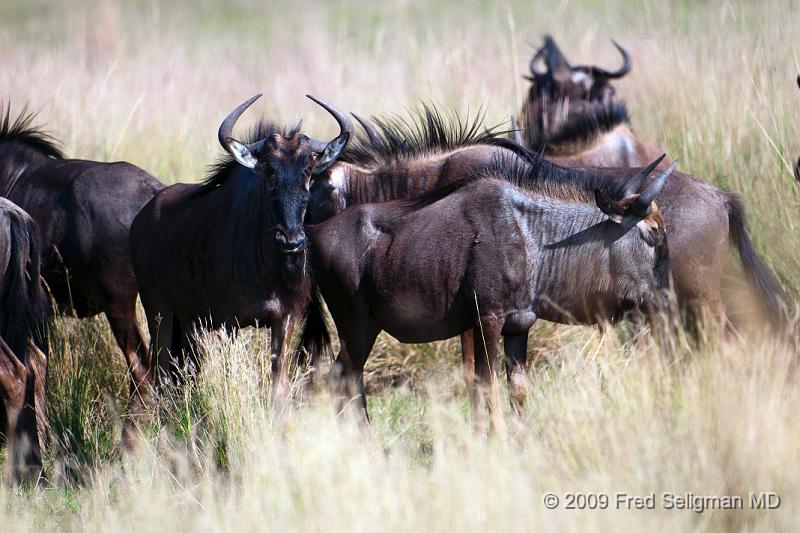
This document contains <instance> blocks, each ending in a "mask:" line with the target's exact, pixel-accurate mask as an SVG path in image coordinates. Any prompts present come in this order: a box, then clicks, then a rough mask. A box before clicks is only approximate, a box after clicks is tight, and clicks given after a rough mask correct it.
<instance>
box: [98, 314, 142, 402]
mask: <svg viewBox="0 0 800 533" xmlns="http://www.w3.org/2000/svg"><path fill="white" fill-rule="evenodd" d="M106 318H107V319H108V323H109V325H110V326H111V332H112V333H113V334H114V339H116V341H117V344H118V345H119V348H120V350H122V353H123V354H124V355H125V362H126V364H127V366H128V374H129V377H130V380H131V382H130V394H131V396H133V395H134V394H142V393H145V392H146V390H145V389H147V388H149V387H150V385H151V384H152V379H153V376H152V374H151V373H150V371H151V366H152V365H151V362H150V350H149V347H148V345H147V343H146V342H145V339H144V335H143V334H142V330H141V328H140V327H139V322H138V321H137V320H136V301H135V300H134V301H131V302H125V303H123V304H120V305H115V306H111V307H110V308H109V309H108V310H107V311H106Z"/></svg>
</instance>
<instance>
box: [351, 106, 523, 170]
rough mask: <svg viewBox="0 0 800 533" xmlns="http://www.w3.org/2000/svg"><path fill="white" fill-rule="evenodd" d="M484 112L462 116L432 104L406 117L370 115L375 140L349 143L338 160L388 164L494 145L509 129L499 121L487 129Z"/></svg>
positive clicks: (364, 163)
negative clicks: (471, 147)
mask: <svg viewBox="0 0 800 533" xmlns="http://www.w3.org/2000/svg"><path fill="white" fill-rule="evenodd" d="M484 118H485V113H483V112H478V114H476V115H475V116H474V117H472V118H469V117H467V118H466V119H462V118H461V117H460V116H459V115H458V114H457V113H456V112H455V111H454V110H452V109H450V110H448V111H446V112H445V113H442V112H440V111H439V110H438V109H436V108H435V107H434V106H432V105H429V104H422V108H421V109H418V110H416V111H409V112H408V117H401V116H399V115H394V114H393V115H388V116H386V117H377V118H376V117H372V119H371V121H372V123H373V124H374V126H375V127H376V131H377V133H378V134H379V135H378V138H377V139H374V140H373V139H369V138H366V137H358V138H357V139H354V140H352V141H351V142H350V144H349V145H348V146H347V149H345V151H344V153H343V154H342V155H341V156H340V157H339V161H342V162H345V163H353V164H356V165H378V164H388V163H391V162H394V161H396V160H398V159H411V158H414V157H419V156H423V155H428V154H432V153H437V152H446V151H449V150H454V149H456V148H462V147H465V146H473V145H478V144H489V145H493V144H495V143H496V141H498V140H499V139H500V138H501V137H502V136H504V135H506V134H507V133H509V132H508V131H499V129H500V124H498V125H495V126H492V127H490V128H486V127H484V125H483V122H484Z"/></svg>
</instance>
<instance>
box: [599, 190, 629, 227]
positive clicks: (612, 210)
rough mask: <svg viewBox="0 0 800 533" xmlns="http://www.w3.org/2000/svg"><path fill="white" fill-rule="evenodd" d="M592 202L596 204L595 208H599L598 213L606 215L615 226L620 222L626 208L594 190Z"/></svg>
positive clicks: (601, 192)
mask: <svg viewBox="0 0 800 533" xmlns="http://www.w3.org/2000/svg"><path fill="white" fill-rule="evenodd" d="M594 201H595V202H596V203H597V207H599V208H600V211H602V212H603V213H605V214H606V215H608V218H610V219H611V220H613V221H614V222H616V223H617V224H619V223H620V222H622V217H623V215H624V214H625V209H626V206H623V205H622V204H620V203H619V202H617V201H616V200H612V199H611V198H609V197H608V196H607V195H606V194H605V193H604V192H603V191H601V190H600V189H595V190H594Z"/></svg>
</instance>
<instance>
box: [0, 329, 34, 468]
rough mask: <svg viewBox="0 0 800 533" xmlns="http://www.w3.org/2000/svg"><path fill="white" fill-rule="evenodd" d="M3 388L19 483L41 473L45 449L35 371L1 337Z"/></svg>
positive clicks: (11, 454)
mask: <svg viewBox="0 0 800 533" xmlns="http://www.w3.org/2000/svg"><path fill="white" fill-rule="evenodd" d="M0 388H2V389H3V393H4V394H3V395H4V396H6V398H7V399H6V406H5V408H6V413H7V417H8V426H9V428H8V447H9V467H10V469H11V475H12V477H13V479H14V480H15V481H18V482H26V483H27V482H30V483H33V482H36V481H37V480H38V479H39V478H40V477H41V475H42V452H41V447H40V444H39V430H38V428H37V425H38V421H37V416H36V400H35V389H36V384H35V381H34V373H33V372H32V371H31V370H30V369H29V368H27V367H26V366H25V365H24V364H23V363H22V362H21V361H20V360H19V359H18V358H17V356H16V355H15V354H14V353H13V352H12V351H11V348H9V347H8V345H7V344H6V343H5V341H3V340H2V339H0Z"/></svg>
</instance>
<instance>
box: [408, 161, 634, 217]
mask: <svg viewBox="0 0 800 533" xmlns="http://www.w3.org/2000/svg"><path fill="white" fill-rule="evenodd" d="M482 178H498V179H501V180H503V181H505V182H507V183H510V184H511V185H514V186H515V187H519V188H520V189H523V190H526V191H531V192H534V193H537V194H540V195H542V196H545V197H549V198H556V199H560V200H564V201H568V202H575V203H588V204H592V205H594V204H595V196H594V191H595V190H600V191H602V192H603V193H605V194H606V195H607V196H608V197H610V198H622V197H623V196H625V192H624V191H625V182H626V180H619V179H614V178H612V177H609V176H607V175H599V174H593V173H590V172H585V171H581V170H575V169H571V168H566V167H560V166H558V165H555V164H553V163H551V162H550V161H547V160H546V159H544V158H543V157H541V156H540V155H539V154H537V153H535V152H532V151H530V150H526V149H524V148H521V149H520V151H519V153H511V154H507V155H498V156H495V158H494V161H493V162H492V164H491V166H490V167H489V168H488V169H486V170H485V171H483V172H480V173H475V174H473V175H469V176H465V177H464V178H461V179H459V180H456V181H454V182H452V183H448V184H447V185H443V186H441V187H437V188H436V189H433V190H430V191H428V192H426V193H424V194H422V195H420V196H419V197H417V198H414V199H412V200H409V201H407V202H406V203H405V204H404V210H403V212H404V213H407V212H411V211H416V210H417V209H422V208H424V207H427V206H429V205H431V204H434V203H436V202H438V201H439V200H441V199H442V198H444V197H446V196H448V195H450V194H452V193H454V192H455V191H457V190H459V189H461V188H463V187H466V186H467V185H469V184H471V183H473V182H475V181H477V180H480V179H482Z"/></svg>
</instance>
